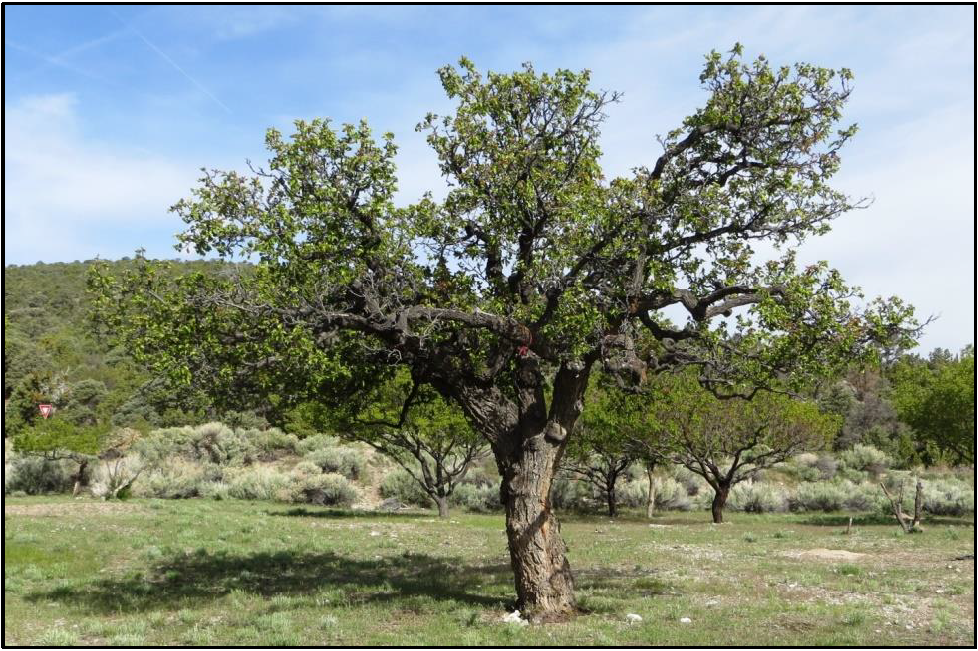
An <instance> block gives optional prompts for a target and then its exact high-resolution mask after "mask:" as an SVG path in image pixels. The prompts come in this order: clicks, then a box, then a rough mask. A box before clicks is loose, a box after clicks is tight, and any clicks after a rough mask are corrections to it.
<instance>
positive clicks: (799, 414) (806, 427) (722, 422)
mask: <svg viewBox="0 0 978 651" xmlns="http://www.w3.org/2000/svg"><path fill="white" fill-rule="evenodd" d="M662 384H663V386H662V387H661V390H662V395H661V396H660V397H659V398H658V399H656V400H655V401H654V402H653V403H652V404H651V405H650V406H649V416H650V422H649V424H648V426H647V429H646V430H645V431H647V432H649V434H650V436H651V438H650V439H649V438H646V439H642V438H639V439H638V442H640V443H641V442H644V443H645V445H646V447H647V448H649V449H650V452H653V453H656V454H659V455H661V456H662V457H664V458H667V459H669V460H670V461H672V462H673V463H678V464H680V465H682V466H684V467H685V468H687V469H688V470H690V471H691V472H693V473H695V474H697V475H699V476H701V477H703V479H705V480H706V482H707V483H708V484H709V485H710V487H711V488H712V489H713V492H714V497H713V502H712V504H711V512H712V515H713V522H715V523H717V524H720V523H721V522H723V509H724V506H725V505H726V503H727V498H728V497H729V495H730V489H731V488H732V487H733V486H735V485H736V484H738V483H740V482H742V481H744V480H747V479H751V478H753V477H754V476H755V475H757V473H758V472H759V471H761V470H763V469H765V468H770V467H771V466H774V465H776V464H778V463H781V462H783V461H785V460H786V459H788V458H789V457H791V456H793V455H795V454H798V453H799V452H803V451H808V450H818V449H821V448H823V447H824V446H825V445H826V444H827V443H828V442H830V441H831V439H832V436H834V434H835V433H836V432H837V431H838V426H839V425H838V421H839V417H838V416H835V415H827V414H823V413H821V412H820V411H819V409H818V407H817V406H816V405H815V404H813V403H811V402H807V401H802V400H799V399H795V398H790V397H788V396H785V395H781V394H775V393H767V392H765V393H762V394H759V395H757V396H755V397H754V399H753V400H750V401H745V400H738V399H733V400H721V399H718V398H716V397H715V396H714V395H712V394H711V393H709V392H707V391H704V390H703V389H702V388H701V387H699V385H698V384H697V383H696V382H695V379H693V378H690V377H688V376H686V375H683V376H676V377H672V378H668V379H664V381H663V383H662Z"/></svg>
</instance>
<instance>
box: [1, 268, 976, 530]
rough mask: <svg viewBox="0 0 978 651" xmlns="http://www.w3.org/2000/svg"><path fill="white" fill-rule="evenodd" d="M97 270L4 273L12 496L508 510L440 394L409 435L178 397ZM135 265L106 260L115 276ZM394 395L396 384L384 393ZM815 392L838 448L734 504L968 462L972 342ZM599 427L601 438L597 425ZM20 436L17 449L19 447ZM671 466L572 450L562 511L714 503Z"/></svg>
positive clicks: (958, 480) (949, 503)
mask: <svg viewBox="0 0 978 651" xmlns="http://www.w3.org/2000/svg"><path fill="white" fill-rule="evenodd" d="M90 264H91V261H88V262H73V263H54V264H42V263H38V264H35V265H29V266H11V267H6V268H5V269H4V435H5V438H6V439H8V440H7V445H5V457H6V458H5V462H6V463H5V466H6V470H7V477H6V480H5V492H7V493H9V492H21V491H23V492H27V493H37V492H46V491H60V490H72V489H73V488H74V489H75V490H78V488H79V487H80V486H84V487H87V488H89V489H91V490H92V492H95V493H97V494H102V495H106V496H111V495H114V494H120V493H121V494H128V493H136V494H143V495H152V496H157V497H194V496H202V497H240V498H252V499H280V500H285V501H294V502H312V503H320V504H336V505H348V504H352V503H355V502H358V501H360V502H362V501H368V502H369V501H373V502H374V503H375V504H376V503H377V502H379V501H380V500H383V499H385V498H387V499H391V500H394V501H396V502H399V503H403V504H415V505H429V504H435V503H437V504H438V506H439V509H440V510H445V511H447V508H448V505H449V504H452V505H456V506H458V505H461V506H465V507H467V508H471V509H476V510H489V509H494V508H498V506H499V497H498V476H497V475H496V474H495V468H494V467H493V465H492V463H491V462H488V461H487V459H488V457H487V455H485V454H484V450H480V449H479V448H480V442H479V441H478V438H477V437H475V438H473V436H472V433H471V432H470V431H468V430H467V428H466V427H465V426H464V423H462V422H460V421H459V419H458V417H457V415H455V414H452V413H451V409H449V408H448V407H447V406H445V405H440V403H439V404H435V403H434V402H430V403H429V404H428V405H426V406H425V407H424V408H423V409H421V411H420V415H419V416H418V417H416V418H414V419H413V420H412V421H411V422H409V423H406V424H404V425H405V426H404V427H401V428H399V429H398V431H397V433H396V434H397V437H401V438H404V439H405V440H399V439H397V438H391V437H392V434H391V433H390V431H388V432H387V433H386V434H384V433H380V434H378V433H377V431H376V430H374V431H372V432H368V430H367V429H364V430H363V431H358V429H357V427H358V426H357V425H356V423H355V422H354V420H353V419H352V416H355V415H356V414H355V413H354V414H352V415H351V414H346V415H345V416H346V417H342V416H344V415H342V414H340V415H337V414H326V413H324V410H323V408H322V407H321V406H319V405H313V404H310V405H305V406H300V407H298V408H293V409H290V410H287V411H284V412H282V411H264V409H263V406H261V405H256V407H257V409H256V410H255V411H251V412H235V413H226V412H223V413H222V412H219V411H218V410H217V409H215V408H214V406H213V405H212V404H211V403H210V402H209V401H208V400H207V399H206V398H205V397H203V396H201V395H198V394H187V393H179V392H174V391H172V390H171V389H169V388H168V387H166V386H165V385H164V384H163V383H162V382H161V381H160V380H158V379H157V378H153V377H150V376H149V375H147V374H146V372H145V371H143V370H141V369H140V368H139V367H138V366H137V365H136V364H134V363H133V361H132V360H131V359H130V358H129V356H128V355H127V354H126V353H125V352H124V351H122V350H119V349H113V348H110V347H109V346H108V345H107V344H106V342H105V341H104V340H101V339H99V338H98V337H97V336H95V335H94V334H93V333H94V329H93V327H92V323H91V321H90V311H89V299H88V294H87V292H86V280H87V274H88V268H89V266H90ZM130 264H132V263H131V261H130V260H128V259H123V260H120V261H117V262H113V263H111V265H112V266H113V267H116V269H115V271H122V268H124V267H126V266H127V265H130ZM226 266H227V265H225V264H224V263H219V262H209V261H193V262H175V263H174V264H173V265H172V267H171V271H170V273H180V274H182V273H190V272H201V273H204V274H220V273H222V272H224V271H225V270H226ZM399 390H400V389H399V388H398V386H397V385H396V384H395V385H392V387H390V388H389V389H385V391H387V392H388V393H390V392H393V393H394V394H397V392H398V391H399ZM810 394H811V398H812V399H813V400H814V402H815V404H817V405H818V407H819V409H820V410H821V411H822V412H823V413H825V414H830V415H834V416H836V418H835V420H834V422H835V423H837V425H836V429H837V431H835V432H833V434H834V435H833V436H832V437H830V438H831V443H830V444H829V445H827V446H825V448H826V449H822V450H812V451H804V452H802V453H800V454H793V456H791V457H790V458H789V459H788V460H787V461H786V462H785V463H782V464H780V465H779V466H778V467H777V468H770V469H765V470H763V471H760V472H758V473H756V475H755V476H752V477H751V478H750V480H749V481H745V482H743V483H738V484H737V485H736V486H733V488H732V490H731V494H730V496H729V499H728V502H727V506H728V508H731V509H734V510H748V511H751V510H753V511H765V510H767V511H776V510H787V509H821V510H834V509H843V508H848V509H854V510H865V509H870V510H873V509H876V508H883V506H880V504H879V496H878V495H877V492H878V491H877V488H876V487H878V483H877V482H878V480H879V479H880V478H881V477H883V476H885V477H886V478H888V479H887V481H893V482H896V481H897V480H900V481H902V479H901V478H902V476H903V475H904V474H906V473H907V472H908V471H910V470H911V469H916V470H917V473H918V474H919V473H920V467H921V466H928V467H945V468H950V467H953V466H961V465H967V464H973V463H974V444H975V441H974V422H975V415H974V349H973V347H971V346H969V347H967V348H965V349H964V350H962V351H958V352H957V353H953V352H951V351H948V350H945V349H936V350H934V351H932V352H931V353H930V354H929V355H928V356H926V357H922V356H919V355H914V354H901V355H892V356H890V358H889V359H887V360H885V362H884V363H883V364H882V365H880V366H876V367H872V368H864V369H853V370H851V371H850V372H849V373H848V374H847V376H846V377H844V378H841V379H838V380H837V381H834V382H827V383H825V384H823V385H822V386H814V387H811V391H810ZM396 398H397V395H394V396H387V395H386V394H385V395H380V394H378V395H377V396H369V402H370V403H371V405H369V406H368V405H366V404H363V405H356V410H355V411H357V412H363V413H366V411H367V410H368V409H372V410H374V411H378V413H380V412H383V411H384V406H385V405H386V408H387V409H388V410H389V409H390V408H391V405H394V406H396V404H397V401H396ZM365 399H366V397H365ZM39 402H50V403H52V404H53V405H54V406H55V408H56V410H57V412H56V417H55V418H53V419H52V420H51V421H49V422H46V423H45V422H43V421H42V419H41V418H40V415H39V413H38V410H37V404H38V403H39ZM388 403H389V404H388ZM378 405H379V407H378ZM265 408H267V407H265ZM586 421H587V419H585V422H586ZM436 429H437V430H438V432H437V433H434V434H433V432H432V431H429V430H436ZM591 429H592V430H593V431H594V432H595V436H596V437H597V438H596V439H595V440H596V441H597V440H599V439H600V437H601V436H602V434H600V433H599V430H600V429H601V428H596V427H593V428H591ZM605 429H607V428H605ZM435 434H436V435H435ZM18 436H19V437H20V438H19V441H20V444H19V445H18V446H16V447H17V450H18V452H19V454H18V452H15V451H14V450H13V449H12V448H14V447H15V446H13V445H11V443H12V441H13V440H14V438H16V437H18ZM337 436H339V438H337ZM581 436H582V437H583V436H585V432H583V431H582V433H581ZM12 437H13V438H12ZM405 437H406V438H405ZM351 440H353V441H358V442H355V443H351V442H350V441H351ZM405 441H406V443H405ZM598 447H600V446H590V447H589V448H587V449H592V448H593V449H598ZM626 447H627V446H626ZM412 450H416V453H415V452H412ZM405 451H407V452H410V454H409V453H406V452H405ZM793 452H797V451H793ZM85 459H98V462H97V463H88V462H86V461H84V460H85ZM460 461H461V462H460ZM660 461H662V462H660V463H658V464H656V463H649V459H644V460H643V458H641V454H638V453H634V452H633V451H628V452H627V454H624V455H619V456H618V457H615V458H613V459H611V461H610V463H612V466H611V467H612V468H613V469H614V468H616V469H614V474H615V475H616V477H615V479H616V481H615V482H612V484H613V485H611V486H610V487H609V486H608V482H607V481H606V480H607V476H606V473H605V475H603V476H604V480H603V481H604V483H602V482H595V481H589V478H588V474H587V473H586V472H582V469H584V470H586V469H587V468H588V467H589V464H591V463H592V462H593V466H594V468H595V469H596V470H601V468H602V466H601V464H603V463H605V464H606V463H607V462H608V459H607V458H605V459H598V458H594V459H590V458H588V457H587V455H584V457H583V458H582V457H581V456H580V455H578V456H577V457H576V458H575V459H570V458H568V460H567V466H568V467H567V468H566V469H565V470H564V471H563V472H562V474H561V475H560V477H559V478H558V481H557V484H556V486H555V492H554V501H555V504H556V506H558V507H559V508H567V509H578V510H598V509H602V508H605V507H606V505H607V504H609V503H610V502H609V498H613V499H611V501H613V502H614V505H615V506H624V507H629V506H642V507H644V508H646V509H648V510H653V509H655V508H673V509H684V508H706V506H708V503H709V499H710V490H709V486H708V485H707V482H706V481H705V480H704V478H703V477H700V476H697V475H696V474H695V473H690V472H689V471H688V470H687V469H685V468H683V467H682V466H680V465H676V464H670V463H666V462H664V461H665V460H664V459H662V460H660ZM571 462H573V463H571ZM453 464H454V465H453ZM615 464H617V466H615ZM371 469H372V470H371ZM599 474H600V473H599ZM592 475H593V473H592ZM932 475H933V472H932ZM969 477H970V473H969V472H966V471H964V472H962V471H959V472H950V471H949V472H946V473H944V474H941V475H940V477H939V480H938V476H937V475H933V478H934V481H932V482H931V484H932V488H931V489H930V493H929V496H928V500H929V501H928V504H929V510H930V511H931V512H955V513H957V512H965V511H969V510H972V509H973V499H974V498H973V490H972V489H971V487H970V486H968V485H969V484H970V483H971V480H970V479H969ZM591 479H593V477H591ZM959 484H960V485H959ZM609 490H610V491H611V494H610V495H609V494H608V493H609Z"/></svg>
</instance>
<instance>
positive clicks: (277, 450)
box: [246, 427, 299, 459]
mask: <svg viewBox="0 0 978 651" xmlns="http://www.w3.org/2000/svg"><path fill="white" fill-rule="evenodd" d="M246 437H247V438H249V439H250V440H251V441H252V442H253V443H254V445H255V447H256V448H257V449H258V451H259V452H260V453H261V454H262V457H263V458H265V459H268V458H274V457H277V456H278V455H279V454H282V453H289V454H294V453H295V452H296V450H297V448H298V447H299V439H298V438H297V437H296V436H295V435H294V434H286V433H285V432H283V431H282V430H280V429H278V428H276V427H272V428H270V429H266V430H251V431H248V432H246Z"/></svg>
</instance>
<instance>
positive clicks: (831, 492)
mask: <svg viewBox="0 0 978 651" xmlns="http://www.w3.org/2000/svg"><path fill="white" fill-rule="evenodd" d="M845 500H846V492H845V491H844V490H843V489H842V488H840V487H839V485H838V484H836V483H828V482H817V483H804V484H798V486H797V488H796V489H795V494H794V496H793V497H792V498H791V500H790V506H791V509H792V510H793V511H838V510H839V509H841V508H842V505H843V504H844V503H845Z"/></svg>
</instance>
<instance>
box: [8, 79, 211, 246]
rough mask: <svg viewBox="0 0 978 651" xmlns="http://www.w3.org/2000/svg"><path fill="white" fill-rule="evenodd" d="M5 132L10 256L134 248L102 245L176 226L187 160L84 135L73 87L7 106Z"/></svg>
mask: <svg viewBox="0 0 978 651" xmlns="http://www.w3.org/2000/svg"><path fill="white" fill-rule="evenodd" d="M4 132H5V134H6V138H5V140H4V185H5V186H6V187H7V188H8V190H10V191H9V192H8V193H7V195H6V197H5V202H4V203H5V205H4V230H5V235H6V237H5V241H4V258H5V259H6V260H7V261H9V262H17V263H24V262H33V261H35V260H58V259H62V260H63V259H68V260H70V259H76V258H79V257H94V256H95V255H96V254H99V253H101V254H103V255H104V254H114V255H121V254H124V253H125V252H130V253H131V251H129V250H128V249H130V248H134V247H130V246H129V245H128V244H127V245H126V250H125V251H118V250H112V251H107V250H106V248H107V247H106V245H107V244H108V245H110V246H112V245H115V244H116V242H111V241H107V239H105V238H106V235H107V234H111V233H112V231H114V230H115V231H140V230H147V229H149V230H152V229H159V228H165V229H166V230H167V231H169V232H171V233H172V232H175V231H176V230H177V226H178V225H179V223H178V222H177V221H176V220H175V219H174V218H173V217H172V216H170V215H169V214H168V212H167V209H168V207H169V206H170V205H172V204H173V203H174V202H175V201H176V200H177V199H179V198H180V197H181V196H183V194H185V193H186V191H187V189H188V188H189V187H190V186H191V185H192V183H193V181H194V179H195V178H196V176H198V174H197V170H196V169H195V168H194V166H192V165H186V164H181V163H178V162H175V161H171V160H167V159H166V158H164V157H161V156H158V155H154V154H152V153H148V152H143V151H134V150H131V149H128V148H122V147H119V146H117V145H115V144H113V143H107V142H102V141H98V140H92V139H89V138H86V137H85V136H84V134H83V133H82V130H81V128H80V125H79V121H78V100H77V98H76V97H75V96H74V95H73V94H70V93H62V94H52V95H41V96H32V97H26V98H23V99H21V100H20V101H18V102H17V103H16V104H14V105H12V106H7V107H5V109H4ZM113 248H114V247H113ZM154 248H156V249H157V250H160V247H154Z"/></svg>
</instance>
